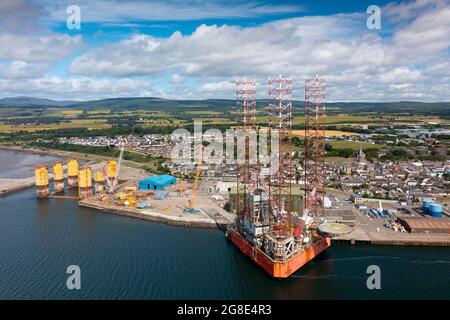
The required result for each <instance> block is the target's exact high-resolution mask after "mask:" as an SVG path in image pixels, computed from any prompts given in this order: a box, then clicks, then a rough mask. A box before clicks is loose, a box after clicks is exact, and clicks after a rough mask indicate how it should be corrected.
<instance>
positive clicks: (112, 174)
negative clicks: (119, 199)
mask: <svg viewBox="0 0 450 320" xmlns="http://www.w3.org/2000/svg"><path fill="white" fill-rule="evenodd" d="M106 176H107V178H108V186H109V187H111V188H112V187H114V182H115V181H116V178H117V161H116V160H114V159H113V160H109V161H108V163H107V164H106Z"/></svg>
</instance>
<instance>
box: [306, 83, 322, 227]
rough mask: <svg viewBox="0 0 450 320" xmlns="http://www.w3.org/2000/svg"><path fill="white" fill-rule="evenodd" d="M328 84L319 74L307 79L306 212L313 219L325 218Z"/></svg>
mask: <svg viewBox="0 0 450 320" xmlns="http://www.w3.org/2000/svg"><path fill="white" fill-rule="evenodd" d="M325 83H326V82H325V77H320V76H318V75H316V76H315V77H311V78H308V77H307V78H305V108H304V110H305V140H304V170H305V181H304V183H305V200H306V201H305V211H306V212H307V214H308V215H309V216H311V217H313V218H316V217H322V216H323V215H324V205H323V201H324V191H325V190H324V185H325V183H324V179H325V162H324V157H325V130H324V128H323V123H324V117H325Z"/></svg>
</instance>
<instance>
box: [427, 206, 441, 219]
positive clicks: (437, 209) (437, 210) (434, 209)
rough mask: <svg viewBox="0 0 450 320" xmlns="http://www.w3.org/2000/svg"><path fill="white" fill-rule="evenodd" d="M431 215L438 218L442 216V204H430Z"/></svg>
mask: <svg viewBox="0 0 450 320" xmlns="http://www.w3.org/2000/svg"><path fill="white" fill-rule="evenodd" d="M430 215H431V216H433V217H436V218H441V217H442V204H439V203H431V204H430Z"/></svg>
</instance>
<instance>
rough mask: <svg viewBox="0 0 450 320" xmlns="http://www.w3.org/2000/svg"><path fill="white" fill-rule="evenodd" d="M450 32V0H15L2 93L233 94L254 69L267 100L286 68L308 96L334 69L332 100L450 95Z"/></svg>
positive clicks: (2, 41) (4, 33)
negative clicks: (374, 22) (307, 88)
mask: <svg viewBox="0 0 450 320" xmlns="http://www.w3.org/2000/svg"><path fill="white" fill-rule="evenodd" d="M74 4H75V5H77V6H78V7H79V8H80V11H81V30H70V29H68V28H67V24H66V19H67V17H68V16H69V14H68V13H67V7H68V6H69V5H74ZM372 4H376V5H377V6H379V7H380V8H381V11H380V12H381V26H382V27H381V29H379V30H371V29H368V28H367V26H366V20H367V18H368V17H369V15H370V14H368V13H366V10H367V7H368V6H369V5H372ZM449 39H450V3H449V0H416V1H401V2H400V1H397V2H392V1H377V2H374V1H365V0H357V1H356V0H355V1H332V0H327V1H325V0H323V1H264V0H256V1H238V0H231V1H230V0H229V1H222V0H215V1H208V2H205V1H198V0H184V1H182V0H169V1H142V0H132V1H118V0H90V1H88V0H78V1H73V0H71V1H66V0H62V1H50V0H40V1H39V0H35V1H33V0H3V1H2V2H0V48H2V50H1V51H0V97H5V96H16V95H27V96H35V97H43V98H53V99H67V100H68V99H71V100H72V99H76V100H87V99H101V98H109V97H124V96H160V97H165V98H171V99H203V98H233V97H234V81H235V80H236V79H237V78H242V77H247V78H254V79H256V80H257V81H258V83H259V87H258V88H259V90H258V96H259V97H261V98H263V97H264V96H265V93H266V88H265V82H266V81H267V78H268V77H269V76H273V75H278V74H282V75H285V76H289V75H290V76H292V77H293V79H294V88H295V90H294V97H295V98H296V99H302V95H303V94H302V90H303V78H304V77H305V76H307V75H314V74H323V75H325V76H326V78H327V82H328V91H327V93H328V100H329V101H398V100H417V101H449V100H450V96H449V95H450V93H449V92H450V90H449V89H450V86H449V83H450V81H449V80H450V65H449V60H450V59H449V45H450V40H449Z"/></svg>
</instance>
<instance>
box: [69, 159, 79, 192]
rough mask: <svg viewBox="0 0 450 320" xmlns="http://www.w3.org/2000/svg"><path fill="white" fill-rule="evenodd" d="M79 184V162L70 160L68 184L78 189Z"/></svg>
mask: <svg viewBox="0 0 450 320" xmlns="http://www.w3.org/2000/svg"><path fill="white" fill-rule="evenodd" d="M77 183H78V161H77V160H74V159H72V160H69V162H68V163H67V184H68V185H69V187H76V186H77Z"/></svg>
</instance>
